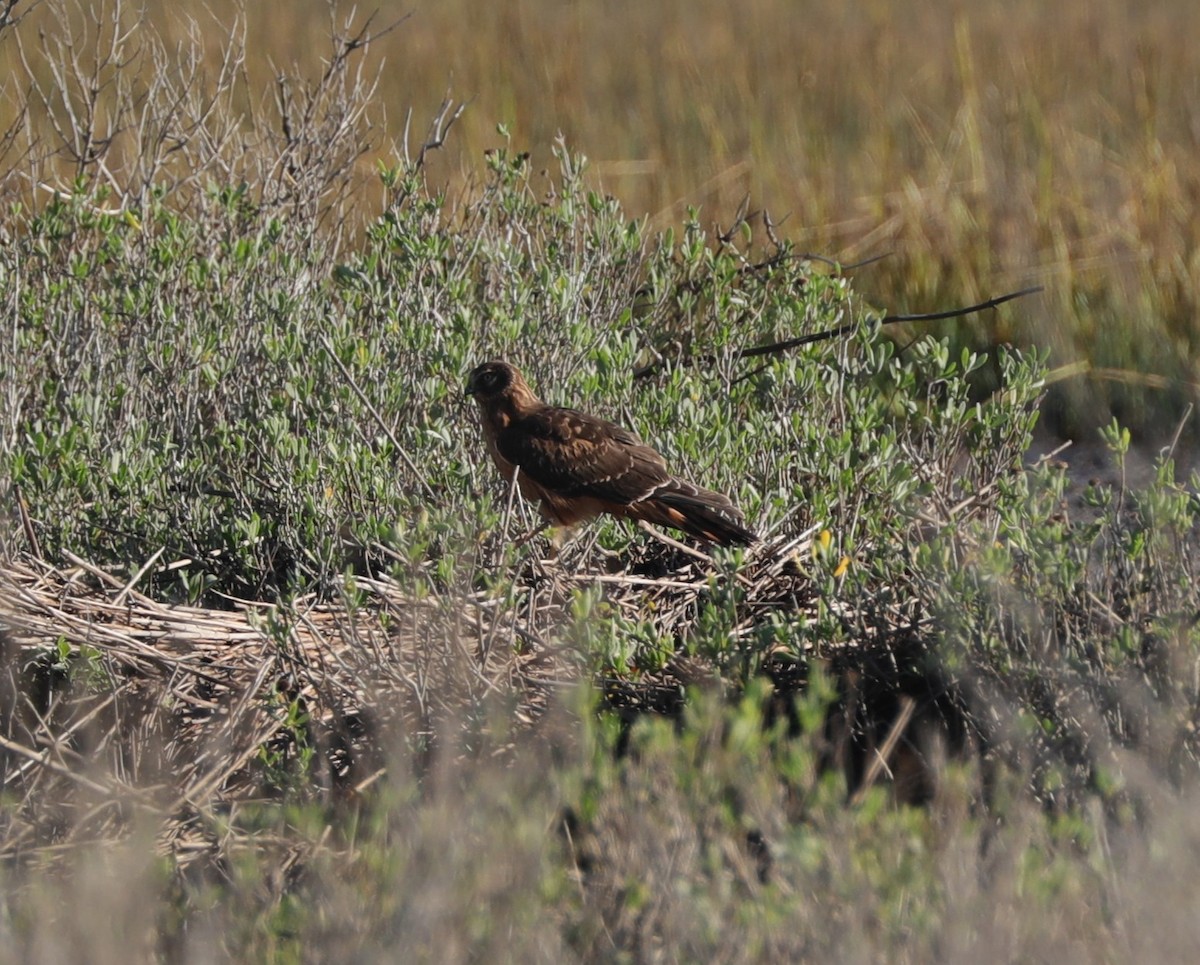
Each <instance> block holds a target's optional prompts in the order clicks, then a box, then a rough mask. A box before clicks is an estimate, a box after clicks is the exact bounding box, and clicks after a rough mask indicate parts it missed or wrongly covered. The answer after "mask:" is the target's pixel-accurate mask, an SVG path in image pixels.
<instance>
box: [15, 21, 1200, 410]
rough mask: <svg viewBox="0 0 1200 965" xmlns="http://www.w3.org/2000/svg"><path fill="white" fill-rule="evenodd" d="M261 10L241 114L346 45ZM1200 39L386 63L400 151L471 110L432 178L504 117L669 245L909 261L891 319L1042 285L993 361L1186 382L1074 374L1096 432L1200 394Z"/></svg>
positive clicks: (1008, 39) (677, 29) (939, 24)
mask: <svg viewBox="0 0 1200 965" xmlns="http://www.w3.org/2000/svg"><path fill="white" fill-rule="evenodd" d="M148 7H149V13H150V15H151V17H152V19H153V20H154V21H155V22H156V23H157V24H158V25H159V26H160V28H161V29H162V30H163V31H164V33H165V35H166V36H167V38H168V39H171V38H175V37H179V36H182V35H183V32H184V25H185V20H184V18H183V17H182V16H181V15H180V13H179V12H178V11H177V9H176V7H175V6H174V5H170V4H164V5H161V6H160V5H158V4H156V3H150V4H149V5H148ZM209 10H211V13H210V12H208V11H209ZM237 10H238V8H237V7H236V6H235V5H233V4H231V3H228V2H227V0H217V2H215V3H214V4H210V5H208V7H207V8H206V12H204V13H202V14H200V13H198V14H196V16H197V20H198V22H199V23H201V24H202V26H203V30H204V31H207V32H211V31H214V29H216V30H217V31H219V30H220V29H223V28H224V27H225V26H227V25H228V24H230V23H233V22H235V21H236V19H237V17H238V13H237ZM36 15H37V14H36V11H35V13H34V16H36ZM389 15H393V11H392V10H390V9H386V10H383V11H381V13H380V16H379V18H378V22H379V23H380V24H383V23H385V22H387V17H388V16H389ZM241 16H243V17H244V21H245V24H246V32H247V35H248V36H251V37H253V38H254V42H253V44H252V47H251V49H250V52H249V56H248V57H247V60H246V64H245V69H246V74H247V79H248V84H247V85H246V88H245V92H244V94H243V95H242V96H244V97H245V98H246V100H247V103H255V102H258V101H260V100H261V99H262V98H263V97H265V96H267V94H266V92H267V91H269V90H271V89H272V87H273V85H274V80H275V76H276V74H277V72H278V71H279V70H280V69H282V68H285V67H286V66H288V65H290V64H292V63H294V62H296V63H300V64H302V65H304V66H305V67H306V68H307V69H310V70H315V69H317V66H318V60H319V58H320V57H322V56H325V55H326V53H327V51H328V49H329V48H328V43H327V39H326V33H327V28H328V23H329V19H330V17H329V13H328V10H327V8H326V6H325V5H324V4H323V3H321V2H315V0H307V2H304V3H299V4H290V5H288V6H287V7H286V10H285V9H284V8H283V7H281V6H280V5H277V4H254V5H250V6H249V7H248V8H247V9H246V10H245V11H244V12H243V13H242V14H241ZM1198 29H1200V13H1198V12H1197V10H1196V8H1195V7H1194V5H1192V4H1189V3H1186V2H1182V0H1155V2H1152V3H1148V4H1147V3H1136V2H1133V0H1101V2H1098V3H1094V4H1088V5H1086V6H1077V7H1074V8H1071V9H1057V8H1052V7H1048V6H1046V5H1045V4H1039V3H1036V2H1032V0H1005V2H1002V3H995V4H965V5H959V6H957V7H955V8H953V9H947V8H946V7H945V5H943V4H938V3H933V2H925V0H906V2H902V3H895V4H879V3H866V2H854V3H845V4H835V5H829V4H804V5H800V6H797V5H795V4H793V3H788V2H784V0H750V2H748V3H745V4H740V5H738V7H737V8H736V9H735V8H731V7H729V6H728V5H723V4H720V3H717V2H712V0H700V2H689V3H683V2H678V0H669V2H666V3H659V4H654V5H650V6H647V5H644V4H637V3H627V2H620V3H615V4H605V5H604V6H602V7H600V6H596V5H594V4H588V3H582V2H575V3H547V2H544V0H520V2H515V3H510V4H504V5H503V6H496V7H487V6H484V5H480V4H477V3H471V2H464V0H447V2H444V3H437V4H429V5H425V6H422V7H419V8H416V9H414V10H413V11H412V16H411V17H410V18H409V19H408V20H406V21H405V22H404V23H403V24H402V25H401V26H400V27H399V29H397V30H396V31H395V32H393V33H391V34H389V35H387V36H386V37H383V38H381V39H380V41H379V42H378V43H377V44H376V49H375V51H374V52H375V54H377V55H378V56H379V57H381V58H386V67H385V68H384V69H383V71H382V73H381V74H380V76H379V86H378V88H377V90H376V92H375V94H374V97H373V105H372V106H373V107H374V108H376V109H378V110H379V111H380V113H379V115H378V116H379V117H380V118H384V117H385V114H384V112H385V111H386V119H385V120H382V121H381V123H382V128H381V130H382V131H383V132H386V133H388V134H389V135H391V136H395V135H396V134H398V132H400V131H401V130H402V129H403V125H404V121H405V117H406V112H407V110H408V108H409V107H410V106H411V107H414V108H415V111H416V114H415V116H416V117H418V118H424V117H427V116H429V115H430V114H431V113H432V112H433V110H434V109H435V107H436V105H437V104H438V103H440V101H441V99H442V98H443V96H444V95H445V93H446V91H447V90H449V91H451V92H452V93H453V94H454V95H455V96H457V97H458V98H460V99H468V98H469V99H470V101H471V106H470V109H469V110H468V112H467V113H466V115H465V116H464V117H463V118H462V121H461V123H460V125H459V128H458V132H457V136H456V138H455V139H454V142H453V144H452V150H451V151H449V152H447V153H446V154H445V155H443V156H442V157H440V158H437V159H434V161H433V163H432V168H431V170H432V171H433V173H434V177H435V181H437V182H439V183H440V182H442V181H443V180H445V181H447V182H449V183H450V184H452V185H454V184H462V183H463V182H464V181H465V180H469V179H470V178H471V177H472V176H473V173H474V172H475V171H476V170H477V168H478V159H479V158H480V156H481V154H482V152H483V151H484V150H486V149H490V148H494V147H495V146H497V144H498V143H499V139H498V138H497V135H496V133H495V125H496V124H497V122H501V123H504V124H505V125H506V126H507V127H508V128H509V130H510V131H511V132H512V135H513V137H514V145H515V147H517V148H518V149H523V150H524V149H527V150H530V151H532V152H533V163H534V166H535V169H540V168H543V167H547V166H549V164H550V158H549V154H548V148H547V145H549V144H551V143H552V141H553V139H554V137H555V135H556V134H557V133H558V132H562V133H563V134H565V136H566V139H567V142H568V143H570V144H571V145H572V146H573V148H574V149H575V150H578V151H581V152H582V153H584V154H586V155H588V156H589V157H590V158H591V159H592V165H591V168H590V175H589V176H590V177H591V178H592V179H593V182H594V183H595V184H596V185H597V186H600V187H602V188H603V190H605V191H607V192H610V193H612V194H613V195H614V196H616V197H617V198H618V199H620V200H621V202H622V203H623V204H624V205H625V206H626V208H627V210H629V211H630V212H631V213H638V214H640V213H645V214H649V215H651V216H652V217H653V219H654V223H655V224H656V225H658V226H666V225H670V224H678V223H679V222H680V221H681V220H682V218H683V217H684V215H685V208H686V206H687V205H700V206H701V207H702V209H703V214H702V217H703V218H704V219H705V220H706V221H708V220H722V219H723V220H725V221H726V222H727V221H728V220H730V219H731V217H732V212H733V211H734V210H735V209H736V207H737V205H738V204H739V202H740V200H741V198H742V197H743V195H745V194H747V193H748V194H749V195H750V197H751V199H752V203H753V206H754V207H755V208H763V207H765V208H766V209H767V210H768V211H769V212H771V214H772V215H773V216H774V218H775V219H776V220H777V221H784V219H785V218H786V219H787V220H786V221H785V222H784V224H783V227H782V229H781V231H782V232H783V234H784V235H785V236H786V237H788V238H790V239H793V240H795V241H796V242H797V243H798V244H799V245H800V246H801V247H803V248H807V249H809V250H817V251H823V252H825V253H827V254H831V255H835V256H837V257H840V258H841V259H843V260H844V261H847V262H849V261H853V260H855V259H857V258H859V257H861V256H864V255H872V254H879V253H883V252H890V253H891V254H892V256H891V257H890V258H889V259H887V260H885V261H884V262H882V263H879V264H877V265H873V266H872V267H871V268H870V269H869V270H867V271H864V272H862V273H861V275H860V277H859V285H860V288H861V290H862V291H863V292H864V294H866V295H868V296H870V297H871V298H872V299H873V300H874V301H876V302H877V303H881V304H885V305H887V306H888V307H893V308H896V309H909V310H919V309H932V308H942V307H947V306H948V305H950V304H953V303H955V302H961V301H970V300H977V299H978V297H979V296H981V295H983V294H987V293H995V292H996V291H998V290H1000V289H1004V288H1011V287H1017V286H1018V285H1019V284H1024V283H1026V282H1030V281H1036V282H1040V283H1043V284H1045V285H1046V286H1047V293H1046V295H1045V296H1044V297H1043V298H1042V299H1041V300H1039V301H1038V302H1037V304H1036V306H1035V308H1034V310H1033V311H1031V312H1029V313H1027V314H1026V315H1025V316H1023V317H1022V320H1020V321H1017V320H1008V321H1006V320H1000V321H994V320H993V321H990V322H988V323H986V324H984V325H981V326H980V328H979V330H978V332H977V334H976V335H975V336H974V340H975V343H976V344H980V345H982V344H999V343H1003V342H1007V341H1014V340H1015V341H1018V342H1023V343H1027V344H1028V343H1036V344H1041V345H1049V346H1051V347H1052V348H1053V349H1054V356H1053V364H1068V363H1071V362H1075V361H1078V360H1087V361H1089V362H1090V363H1091V365H1092V366H1093V367H1095V368H1097V369H1110V370H1117V371H1120V370H1130V371H1136V372H1140V373H1151V374H1154V375H1158V376H1162V377H1164V378H1166V379H1167V380H1168V388H1166V389H1161V388H1155V389H1152V390H1147V389H1146V387H1145V385H1144V384H1143V383H1139V381H1138V380H1137V379H1135V378H1129V379H1122V378H1120V377H1119V376H1118V377H1117V378H1116V379H1115V380H1114V379H1112V378H1111V376H1110V378H1109V380H1108V381H1104V382H1101V381H1099V380H1092V381H1091V382H1088V381H1087V380H1080V379H1075V380H1072V381H1070V382H1068V383H1066V384H1065V385H1063V386H1062V387H1060V389H1059V390H1056V392H1061V393H1065V394H1059V395H1056V399H1058V400H1062V401H1068V400H1073V401H1074V407H1073V409H1072V410H1071V412H1069V413H1064V415H1063V425H1064V426H1065V427H1067V428H1070V427H1071V426H1073V425H1077V424H1078V421H1077V420H1079V419H1082V420H1083V421H1084V422H1090V421H1094V419H1095V416H1094V413H1095V411H1096V410H1095V408H1094V407H1092V405H1091V403H1092V402H1093V401H1094V400H1095V398H1099V399H1100V400H1101V401H1104V400H1108V401H1110V402H1112V403H1113V404H1115V405H1116V406H1117V408H1118V413H1119V414H1121V415H1124V416H1126V417H1128V418H1131V419H1132V418H1137V419H1143V418H1145V417H1146V416H1147V415H1153V414H1155V413H1158V412H1160V411H1166V412H1170V411H1172V410H1174V409H1177V408H1178V407H1179V405H1180V404H1181V403H1183V402H1186V401H1188V400H1191V399H1194V396H1195V388H1194V385H1195V384H1196V383H1200V373H1198V372H1197V370H1196V363H1195V352H1194V346H1195V340H1196V335H1195V323H1194V319H1195V317H1196V308H1197V304H1196V300H1195V299H1196V295H1195V292H1196V291H1197V290H1200V277H1198V273H1200V256H1198V254H1197V251H1198V247H1197V227H1196V218H1195V214H1194V211H1195V207H1196V198H1197V196H1198V194H1200V168H1198V165H1197V161H1196V158H1197V157H1198V156H1200V151H1198V150H1197V137H1198V135H1197V121H1196V114H1195V103H1196V100H1197V91H1198V90H1200V67H1198V66H1197V63H1196V60H1195V58H1194V57H1193V56H1192V52H1191V44H1190V38H1191V37H1192V36H1194V35H1195V34H1196V32H1197V30H1198ZM214 56H215V55H210V61H211V59H212V58H213V57H214ZM8 62H9V64H10V65H11V64H12V63H13V61H12V57H11V52H10V53H9V61H8ZM19 89H20V84H19V83H18V84H10V86H9V91H10V99H13V98H14V97H15V92H16V91H18V90H19ZM364 190H366V189H365V187H364ZM1089 386H1090V390H1094V391H1095V392H1097V393H1098V396H1092V395H1090V394H1089V391H1090V390H1089ZM1101 421H1103V419H1101Z"/></svg>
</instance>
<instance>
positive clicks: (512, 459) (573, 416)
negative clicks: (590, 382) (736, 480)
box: [467, 362, 757, 546]
mask: <svg viewBox="0 0 1200 965" xmlns="http://www.w3.org/2000/svg"><path fill="white" fill-rule="evenodd" d="M467 395H469V396H471V397H472V398H474V399H475V401H476V402H478V403H479V409H480V413H481V415H482V422H483V437H484V440H485V441H486V442H487V448H488V452H490V453H491V455H492V461H493V462H495V463H496V468H497V469H499V470H500V474H501V475H502V476H503V477H504V478H505V479H506V480H508V481H509V482H512V478H513V475H514V473H515V474H516V476H517V485H518V486H519V487H520V489H521V494H522V495H523V496H524V497H525V498H526V499H528V500H530V501H538V502H540V503H541V509H542V514H543V515H544V516H545V517H546V519H548V520H549V521H550V522H551V523H555V524H557V525H559V526H570V525H572V524H574V523H577V522H579V521H580V520H584V519H592V518H593V517H595V516H598V515H599V514H600V513H611V514H612V515H614V516H618V517H624V518H627V519H640V520H645V521H646V522H648V523H659V524H662V525H664V526H671V527H673V528H675V529H681V530H683V531H684V532H685V533H688V534H689V535H691V536H694V537H696V538H697V539H701V540H704V541H705V542H708V543H720V544H722V545H726V546H729V545H742V546H748V545H750V544H751V543H754V542H756V540H757V537H756V536H755V535H754V533H752V532H751V531H750V530H748V529H746V527H745V526H743V525H742V523H741V521H742V514H741V513H740V512H739V511H738V510H737V508H736V507H735V506H734V505H733V503H731V502H730V501H729V499H728V498H727V497H725V496H722V495H721V494H720V493H714V492H712V491H711V490H708V489H701V488H700V487H699V486H696V485H694V484H692V483H690V482H686V481H685V480H682V479H679V478H678V477H676V476H673V475H671V473H670V472H668V471H667V466H666V463H665V462H663V458H662V456H660V455H659V454H658V453H657V452H655V451H654V450H653V449H651V448H650V447H649V446H647V445H645V444H644V443H643V442H642V440H641V439H639V438H638V437H637V436H636V435H635V434H634V433H632V432H630V431H628V430H627V429H622V428H621V427H620V426H618V425H614V424H613V423H611V422H606V421H605V420H604V419H598V418H596V417H595V416H591V415H586V414H585V413H583V412H577V411H576V410H574V409H563V408H559V407H557V406H551V405H546V404H545V403H543V402H542V401H540V400H539V399H538V398H537V396H535V395H534V394H533V392H532V391H530V389H529V386H528V385H527V384H526V383H525V379H523V378H522V377H521V373H520V372H518V371H517V370H516V369H515V368H514V367H513V366H511V365H509V364H508V363H507V362H485V363H484V364H483V365H480V366H478V367H476V368H475V370H474V371H473V372H471V375H470V378H469V379H468V380H467Z"/></svg>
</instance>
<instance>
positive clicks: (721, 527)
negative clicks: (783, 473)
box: [631, 479, 758, 546]
mask: <svg viewBox="0 0 1200 965" xmlns="http://www.w3.org/2000/svg"><path fill="white" fill-rule="evenodd" d="M631 508H632V509H634V510H635V515H636V516H637V517H638V518H639V519H644V520H645V521H646V522H648V523H660V524H662V525H664V526H671V527H673V528H675V529H681V530H683V531H684V532H685V533H687V534H688V535H689V536H694V537H696V538H697V539H702V540H704V541H705V542H707V543H719V544H720V545H722V546H750V545H751V544H753V543H757V542H758V537H757V536H756V535H755V534H754V533H753V532H752V531H751V530H749V529H747V528H746V527H745V526H743V525H742V514H741V512H739V511H738V509H737V507H736V506H734V505H733V503H731V502H730V501H729V499H728V498H726V497H725V496H722V495H721V494H720V493H714V492H713V491H712V490H709V489H702V488H700V487H699V486H695V485H693V484H692V483H689V482H684V481H683V480H681V479H672V480H671V481H670V482H668V483H665V484H664V485H662V486H660V487H659V488H658V489H657V490H656V491H655V492H653V493H651V494H650V495H649V496H647V497H646V498H645V499H642V500H639V501H638V502H636V503H634V505H633V507H631Z"/></svg>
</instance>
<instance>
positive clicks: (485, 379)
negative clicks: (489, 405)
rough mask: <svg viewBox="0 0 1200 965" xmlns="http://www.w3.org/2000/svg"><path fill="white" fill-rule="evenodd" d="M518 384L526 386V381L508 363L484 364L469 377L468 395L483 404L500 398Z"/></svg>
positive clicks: (477, 367) (478, 366) (474, 369)
mask: <svg viewBox="0 0 1200 965" xmlns="http://www.w3.org/2000/svg"><path fill="white" fill-rule="evenodd" d="M518 384H519V385H524V384H525V381H524V379H522V378H521V373H520V372H518V371H517V370H516V369H515V368H513V366H511V365H509V364H508V363H507V362H484V363H483V364H482V365H477V366H475V368H473V369H472V370H471V374H470V375H469V376H468V377H467V388H466V394H467V395H469V396H470V397H471V398H473V399H474V400H475V401H476V402H480V403H483V402H488V401H489V400H491V399H496V398H499V397H500V396H502V395H504V394H505V393H506V392H508V391H509V390H510V389H512V387H513V386H514V385H518Z"/></svg>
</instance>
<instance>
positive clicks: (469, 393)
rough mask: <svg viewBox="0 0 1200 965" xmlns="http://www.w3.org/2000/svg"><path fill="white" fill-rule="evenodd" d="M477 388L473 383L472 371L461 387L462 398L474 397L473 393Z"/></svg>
mask: <svg viewBox="0 0 1200 965" xmlns="http://www.w3.org/2000/svg"><path fill="white" fill-rule="evenodd" d="M478 389H479V387H478V386H477V385H476V384H475V373H474V372H472V373H471V375H470V376H469V377H468V378H467V384H466V386H465V387H464V388H463V398H466V399H473V398H475V393H476V391H478Z"/></svg>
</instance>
